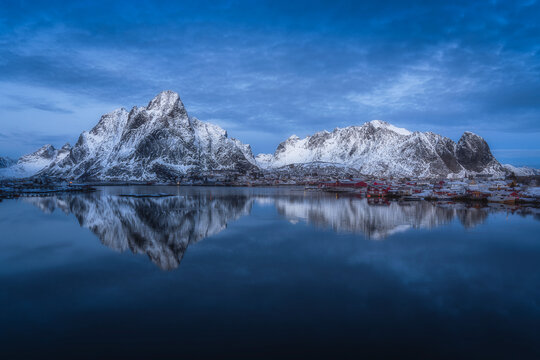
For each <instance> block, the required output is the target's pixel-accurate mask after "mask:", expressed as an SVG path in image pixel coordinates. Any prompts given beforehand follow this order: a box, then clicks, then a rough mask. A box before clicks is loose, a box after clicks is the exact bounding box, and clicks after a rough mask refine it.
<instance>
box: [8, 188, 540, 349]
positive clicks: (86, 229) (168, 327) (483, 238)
mask: <svg viewBox="0 0 540 360" xmlns="http://www.w3.org/2000/svg"><path fill="white" fill-rule="evenodd" d="M128 191H129V192H139V193H146V192H148V191H149V190H148V189H145V188H144V187H132V188H120V187H114V188H104V189H102V191H100V192H98V193H96V194H90V195H77V196H59V197H52V198H32V199H24V200H19V201H4V202H2V203H0V229H1V230H2V237H1V238H2V240H1V241H0V285H1V286H2V289H3V291H2V292H0V306H1V308H2V311H1V312H0V332H1V333H2V337H0V345H1V346H2V348H3V349H4V352H5V353H6V354H9V355H12V354H18V355H19V357H24V358H38V357H43V355H50V356H55V357H66V358H67V357H70V355H73V354H74V353H77V354H80V353H81V349H91V350H92V351H91V353H92V354H93V355H96V356H107V357H110V356H116V357H133V358H141V357H148V356H154V357H155V356H160V355H161V356H162V357H167V356H172V355H176V356H178V355H179V354H182V355H185V356H187V357H203V358H204V357H207V356H217V355H221V356H225V357H227V356H226V355H231V356H230V357H242V356H244V357H254V356H257V357H268V358H272V357H276V356H280V357H290V358H298V357H299V356H312V357H317V356H320V355H326V356H336V355H341V356H342V357H346V356H352V355H354V356H358V355H361V354H364V355H368V356H374V355H378V356H382V357H385V356H386V357H387V356H400V357H402V356H405V355H411V354H415V355H416V356H420V357H441V358H445V357H446V358H456V357H460V358H464V357H470V358H474V357H476V358H479V357H480V358H481V357H493V358H497V357H498V358H505V357H509V356H518V355H521V356H519V357H520V358H534V357H536V356H537V355H538V354H539V351H540V347H539V345H538V343H537V341H536V338H537V334H538V331H539V324H540V290H539V288H538V284H539V283H540V271H539V270H540V265H539V264H540V262H539V260H540V243H539V242H538V240H537V236H536V234H537V232H538V230H539V225H540V222H539V221H538V215H537V214H536V215H535V213H534V209H523V208H520V209H515V208H507V207H503V208H492V207H488V208H468V207H466V206H464V205H434V204H429V203H422V202H417V203H409V204H404V205H400V204H398V203H390V204H368V203H366V202H365V201H364V200H361V199H353V198H339V199H336V198H335V197H329V196H324V195H320V194H316V193H304V192H303V191H296V190H290V189H227V188H221V189H212V188H202V189H201V188H176V187H175V188H167V189H165V188H155V191H156V192H175V193H176V194H177V195H178V196H175V197H167V198H143V199H138V198H126V197H120V196H118V194H121V193H126V192H128ZM98 239H99V240H98ZM104 245H105V246H104ZM112 250H116V251H112ZM163 270H169V271H163ZM28 344H32V346H31V347H30V346H27V345H28ZM83 357H84V356H83ZM94 357H95V356H94ZM10 358H11V357H10Z"/></svg>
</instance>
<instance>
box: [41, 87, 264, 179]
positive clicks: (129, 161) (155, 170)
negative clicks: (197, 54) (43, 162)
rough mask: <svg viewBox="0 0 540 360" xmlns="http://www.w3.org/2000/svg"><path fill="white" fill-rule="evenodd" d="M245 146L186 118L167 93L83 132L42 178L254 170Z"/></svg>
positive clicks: (143, 176) (172, 175)
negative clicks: (70, 149) (69, 151)
mask: <svg viewBox="0 0 540 360" xmlns="http://www.w3.org/2000/svg"><path fill="white" fill-rule="evenodd" d="M257 169H258V168H257V166H256V162H255V159H254V158H253V154H252V153H251V148H250V147H249V145H244V144H242V143H241V142H239V141H238V140H236V139H231V138H229V137H228V136H227V132H226V131H225V130H223V129H222V128H220V127H219V126H217V125H213V124H210V123H206V122H203V121H200V120H198V119H196V118H194V117H189V116H188V113H187V111H186V109H185V108H184V105H183V104H182V101H181V100H180V97H179V96H178V94H177V93H175V92H172V91H163V92H161V93H160V94H158V95H157V96H156V97H155V98H154V99H152V101H150V103H149V104H148V105H147V106H146V107H134V108H132V109H131V111H129V112H128V111H126V110H125V109H118V110H115V111H113V112H111V113H108V114H105V115H103V116H102V117H101V120H100V121H99V123H98V124H97V125H96V126H95V127H94V128H93V129H92V130H90V131H89V132H83V133H82V134H81V136H80V137H79V140H78V141H77V144H75V146H74V147H73V150H72V151H71V153H70V155H69V156H68V157H66V158H65V159H63V160H61V161H56V162H55V163H53V164H52V165H51V166H50V167H49V168H48V169H47V170H46V171H44V173H45V174H47V175H51V176H55V177H61V178H75V179H86V180H105V181H119V180H120V181H125V180H133V181H159V180H164V181H166V180H174V179H176V178H177V177H180V176H183V175H186V174H189V173H191V174H198V173H200V172H204V171H215V170H232V171H240V172H246V171H250V170H257Z"/></svg>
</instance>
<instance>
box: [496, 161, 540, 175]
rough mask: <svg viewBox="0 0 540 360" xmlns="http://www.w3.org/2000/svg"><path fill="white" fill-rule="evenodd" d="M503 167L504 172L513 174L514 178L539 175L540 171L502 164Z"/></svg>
mask: <svg viewBox="0 0 540 360" xmlns="http://www.w3.org/2000/svg"><path fill="white" fill-rule="evenodd" d="M503 166H504V168H505V169H506V170H508V171H509V172H510V173H514V174H515V175H516V176H533V175H540V169H535V168H532V167H528V166H521V167H518V166H513V165H510V164H504V165H503Z"/></svg>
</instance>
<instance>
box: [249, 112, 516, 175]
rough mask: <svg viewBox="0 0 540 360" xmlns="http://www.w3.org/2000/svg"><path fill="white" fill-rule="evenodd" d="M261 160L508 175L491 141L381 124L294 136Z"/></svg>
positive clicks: (365, 170)
mask: <svg viewBox="0 0 540 360" xmlns="http://www.w3.org/2000/svg"><path fill="white" fill-rule="evenodd" d="M256 160H257V161H258V163H259V166H260V167H261V168H265V169H279V168H283V167H284V166H291V165H297V164H303V165H304V166H305V165H306V164H312V165H313V166H314V167H317V168H320V167H323V166H325V164H333V165H341V166H344V167H348V168H353V169H356V170H358V171H359V172H360V173H362V174H365V175H375V176H402V177H416V178H422V177H424V178H427V177H441V176H444V177H446V176H448V177H461V176H465V175H468V174H494V175H501V176H503V175H504V174H506V170H505V169H504V167H503V166H502V165H501V164H500V163H499V162H498V161H497V160H496V159H495V158H494V157H493V155H492V154H491V151H490V149H489V146H488V144H487V143H486V141H485V140H484V139H482V138H481V137H480V136H478V135H476V134H473V133H471V132H465V133H464V134H463V136H462V137H461V139H459V141H458V142H457V143H455V142H454V141H452V140H451V139H449V138H447V137H444V136H441V135H437V134H434V133H432V132H425V133H422V132H410V131H408V130H406V129H402V128H398V127H395V126H393V125H391V124H389V123H386V122H384V121H380V120H373V121H371V122H368V123H365V124H364V125H362V126H349V127H346V128H336V129H335V130H334V131H332V132H328V131H321V132H318V133H316V134H314V135H312V136H307V137H306V138H304V139H300V138H299V137H298V136H295V135H293V136H291V137H289V138H288V139H287V140H285V141H284V142H282V143H281V144H279V146H278V147H277V149H276V151H275V153H274V154H273V155H269V154H261V155H258V156H257V158H256Z"/></svg>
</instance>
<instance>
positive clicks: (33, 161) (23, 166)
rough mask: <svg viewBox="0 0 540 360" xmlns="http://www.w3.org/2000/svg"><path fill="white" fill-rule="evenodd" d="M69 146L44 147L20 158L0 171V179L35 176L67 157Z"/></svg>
mask: <svg viewBox="0 0 540 360" xmlns="http://www.w3.org/2000/svg"><path fill="white" fill-rule="evenodd" d="M70 151H71V145H69V144H65V145H64V146H63V147H62V148H60V149H55V148H54V146H52V145H50V144H48V145H44V146H42V147H41V148H39V149H38V150H36V151H35V152H33V153H31V154H28V155H25V156H23V157H21V158H20V159H19V160H18V161H17V162H16V163H12V164H11V165H10V166H7V167H5V168H3V169H0V178H25V177H30V176H33V175H35V174H36V173H38V172H40V171H42V170H44V169H46V168H47V167H49V166H50V165H51V164H52V163H55V162H59V161H62V160H63V159H65V158H66V156H68V155H69V153H70Z"/></svg>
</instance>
